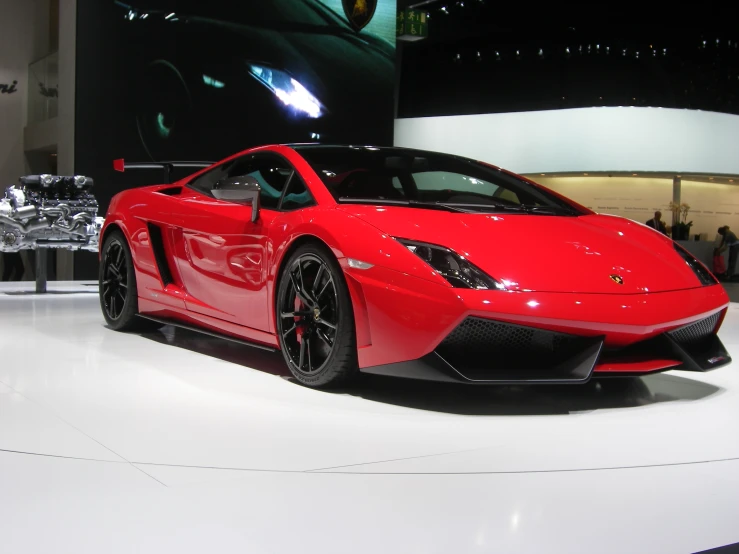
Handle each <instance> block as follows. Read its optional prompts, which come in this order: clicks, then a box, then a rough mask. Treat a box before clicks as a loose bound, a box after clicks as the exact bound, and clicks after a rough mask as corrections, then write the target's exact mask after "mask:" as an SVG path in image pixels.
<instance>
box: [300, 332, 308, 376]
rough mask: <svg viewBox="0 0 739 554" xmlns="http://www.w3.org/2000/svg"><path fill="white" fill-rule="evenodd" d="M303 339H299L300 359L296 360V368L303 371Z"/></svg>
mask: <svg viewBox="0 0 739 554" xmlns="http://www.w3.org/2000/svg"><path fill="white" fill-rule="evenodd" d="M306 344H307V343H306V342H305V339H303V340H301V341H300V361H299V362H298V369H299V370H300V371H303V363H304V362H305V345H306Z"/></svg>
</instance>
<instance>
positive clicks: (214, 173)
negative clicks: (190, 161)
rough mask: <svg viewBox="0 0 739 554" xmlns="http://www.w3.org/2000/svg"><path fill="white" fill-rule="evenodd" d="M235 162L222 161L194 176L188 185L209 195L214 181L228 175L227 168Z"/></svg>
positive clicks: (214, 183)
mask: <svg viewBox="0 0 739 554" xmlns="http://www.w3.org/2000/svg"><path fill="white" fill-rule="evenodd" d="M235 162H236V160H231V161H228V162H224V163H222V164H221V165H218V166H216V167H214V168H213V169H211V170H209V171H206V172H205V173H203V174H202V175H200V176H199V177H196V178H195V179H193V180H192V181H190V182H189V183H188V185H189V186H190V187H191V188H193V189H195V190H197V191H198V192H202V193H203V194H207V195H209V196H210V195H211V191H212V190H213V188H214V187H215V185H216V183H217V182H218V181H220V180H221V179H225V178H226V177H229V174H228V170H229V168H231V167H232V166H233V165H234V163H235Z"/></svg>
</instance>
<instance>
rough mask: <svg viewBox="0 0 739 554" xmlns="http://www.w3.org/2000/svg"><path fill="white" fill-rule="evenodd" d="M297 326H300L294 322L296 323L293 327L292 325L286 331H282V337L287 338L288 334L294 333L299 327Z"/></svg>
mask: <svg viewBox="0 0 739 554" xmlns="http://www.w3.org/2000/svg"><path fill="white" fill-rule="evenodd" d="M297 328H298V325H297V324H294V325H293V326H292V327H290V328H289V329H288V330H287V331H285V332H284V333H282V338H283V339H284V338H285V337H287V336H288V335H289V334H290V333H292V332H293V331H295V329H297Z"/></svg>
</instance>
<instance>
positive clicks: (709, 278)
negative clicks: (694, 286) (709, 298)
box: [673, 242, 718, 287]
mask: <svg viewBox="0 0 739 554" xmlns="http://www.w3.org/2000/svg"><path fill="white" fill-rule="evenodd" d="M673 245H674V247H675V251H676V252H677V253H678V254H679V255H680V257H681V258H682V259H683V260H685V263H686V264H687V266H688V267H689V268H690V269H692V270H693V273H694V274H695V276H696V277H698V280H699V281H700V282H701V285H703V286H704V287H707V286H710V285H717V284H718V281H717V280H716V278H715V277H714V276H713V274H711V272H710V271H708V270H707V269H706V268H705V266H704V265H703V264H702V263H700V262H699V261H698V260H696V259H695V256H693V254H691V253H690V252H688V251H687V250H686V249H685V248H683V247H682V246H680V245H679V244H678V243H676V242H673Z"/></svg>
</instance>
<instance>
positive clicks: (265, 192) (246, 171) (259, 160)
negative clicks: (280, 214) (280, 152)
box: [229, 154, 293, 210]
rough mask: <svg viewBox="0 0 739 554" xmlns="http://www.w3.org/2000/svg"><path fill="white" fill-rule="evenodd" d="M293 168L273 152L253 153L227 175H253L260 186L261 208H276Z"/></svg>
mask: <svg viewBox="0 0 739 554" xmlns="http://www.w3.org/2000/svg"><path fill="white" fill-rule="evenodd" d="M292 173H293V169H292V167H290V166H289V165H288V163H287V162H286V161H284V160H283V159H282V158H281V157H279V156H276V155H274V154H254V155H253V156H250V159H249V160H248V161H247V162H246V163H245V164H243V165H240V167H238V168H235V170H234V171H233V175H229V177H244V176H249V177H253V178H254V179H256V180H257V182H258V183H259V186H260V187H261V188H262V192H261V193H260V195H259V201H260V203H261V205H262V207H263V208H267V209H268V210H276V209H277V208H278V206H279V205H280V198H282V191H283V189H284V188H285V185H286V184H287V181H288V179H289V178H290V175H292Z"/></svg>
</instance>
